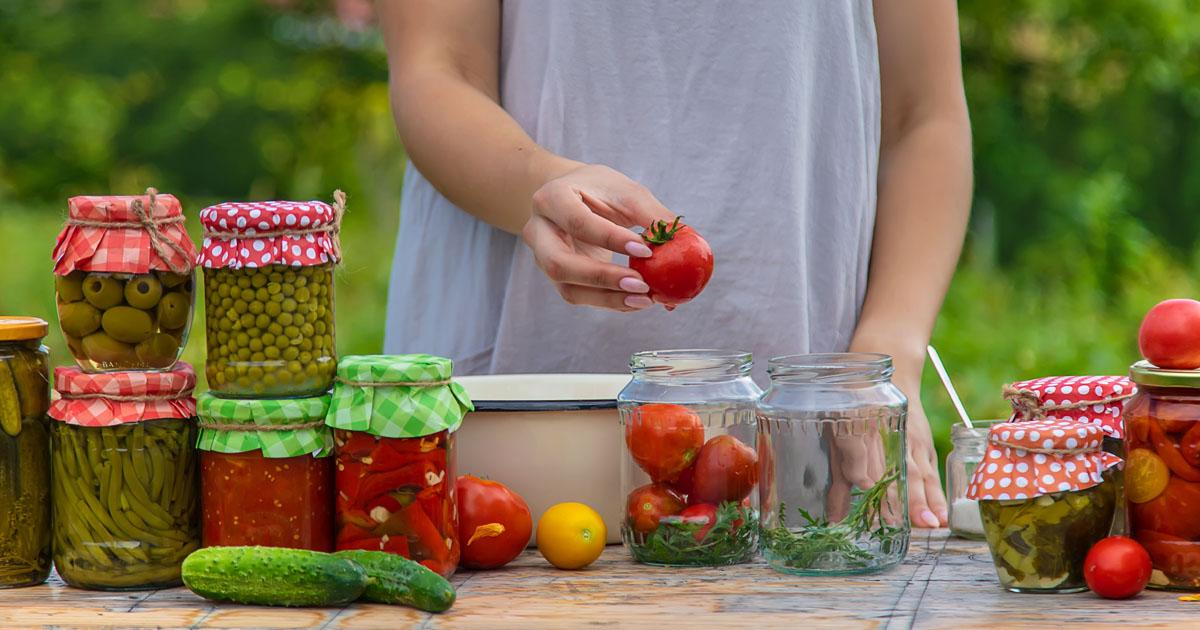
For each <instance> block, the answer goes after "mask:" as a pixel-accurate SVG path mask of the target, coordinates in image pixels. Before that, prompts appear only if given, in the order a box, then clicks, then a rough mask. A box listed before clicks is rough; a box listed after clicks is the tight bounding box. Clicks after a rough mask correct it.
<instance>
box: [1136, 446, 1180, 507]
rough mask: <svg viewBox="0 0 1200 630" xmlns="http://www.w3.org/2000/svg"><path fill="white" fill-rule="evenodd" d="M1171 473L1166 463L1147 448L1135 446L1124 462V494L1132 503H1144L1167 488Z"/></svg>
mask: <svg viewBox="0 0 1200 630" xmlns="http://www.w3.org/2000/svg"><path fill="white" fill-rule="evenodd" d="M1170 477H1171V473H1170V471H1169V470H1167V464H1166V462H1164V461H1163V460H1162V458H1161V457H1159V456H1158V455H1157V454H1156V453H1155V452H1154V451H1152V450H1150V449H1148V448H1135V449H1133V450H1132V451H1130V453H1129V459H1128V461H1127V462H1126V464H1125V496H1127V497H1129V500H1130V501H1132V502H1134V503H1145V502H1147V501H1149V500H1151V499H1153V498H1155V497H1157V496H1158V495H1160V494H1162V493H1163V490H1166V489H1167V481H1168V480H1169V479H1170Z"/></svg>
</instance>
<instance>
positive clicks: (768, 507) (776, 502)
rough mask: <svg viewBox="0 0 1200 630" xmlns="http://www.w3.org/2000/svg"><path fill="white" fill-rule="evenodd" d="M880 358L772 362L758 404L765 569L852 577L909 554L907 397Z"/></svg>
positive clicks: (798, 358) (861, 355)
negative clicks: (906, 471) (768, 376)
mask: <svg viewBox="0 0 1200 630" xmlns="http://www.w3.org/2000/svg"><path fill="white" fill-rule="evenodd" d="M893 370H894V368H893V367H892V359H891V357H889V356H887V355H882V354H864V353H843V354H807V355H794V356H787V357H778V358H774V359H771V361H770V363H769V365H768V369H767V372H768V374H769V375H770V377H771V387H770V389H768V390H767V392H766V393H765V394H763V397H762V399H761V401H759V404H758V430H759V455H760V457H761V461H762V466H761V470H762V471H763V473H762V476H763V484H762V486H761V489H760V492H761V496H762V505H763V508H762V519H761V524H762V542H761V543H760V547H761V549H762V553H763V556H764V557H765V558H766V560H767V564H769V565H770V566H771V568H773V569H775V570H776V571H780V572H783V573H790V574H793V575H850V574H856V573H872V572H876V571H882V570H885V569H888V568H890V567H893V566H895V565H896V564H899V563H900V561H901V560H903V559H904V554H905V552H906V551H907V550H908V540H909V531H910V530H909V527H910V526H909V520H908V490H907V480H906V478H905V452H906V451H905V419H906V416H907V413H908V400H907V399H906V398H905V397H904V394H903V393H901V391H900V390H899V388H897V387H896V386H895V385H894V384H892V380H891V377H892V372H893Z"/></svg>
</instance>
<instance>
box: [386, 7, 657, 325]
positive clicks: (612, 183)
mask: <svg viewBox="0 0 1200 630" xmlns="http://www.w3.org/2000/svg"><path fill="white" fill-rule="evenodd" d="M378 12H379V23H380V28H381V29H382V30H383V35H384V41H385V42H386V44H387V51H388V69H389V74H390V78H389V83H390V86H391V97H392V111H393V114H394V116H395V118H396V127H397V129H398V130H399V131H400V137H401V139H402V140H403V141H404V146H405V149H406V150H407V151H408V155H409V158H410V159H411V160H412V162H413V164H414V165H416V167H417V169H418V170H420V171H421V174H422V175H423V176H425V178H426V179H428V180H429V181H430V182H431V183H432V184H433V185H434V187H435V188H437V189H438V191H439V192H441V193H442V194H443V195H445V196H446V198H447V199H449V200H450V201H451V202H453V203H454V204H455V205H457V206H458V207H460V208H462V209H463V210H466V211H467V212H470V213H471V214H473V215H475V216H476V217H478V218H480V219H481V220H483V221H485V222H487V223H489V224H491V225H493V226H495V227H497V228H500V229H502V230H505V231H507V232H511V233H514V234H518V233H520V234H522V236H523V237H524V238H525V241H526V242H527V243H528V244H529V246H530V248H531V249H532V250H533V252H534V255H535V257H536V258H537V261H538V264H539V265H541V267H542V269H543V270H544V271H545V272H546V274H547V275H548V276H549V277H550V279H551V281H553V282H554V283H555V285H556V286H557V287H558V289H559V292H560V293H561V294H562V296H563V298H564V299H566V300H567V301H569V302H572V303H576V304H588V305H591V306H599V307H603V308H611V309H615V310H636V309H637V308H645V307H647V306H650V305H651V302H650V299H649V298H647V297H646V296H645V295H639V294H644V293H646V292H647V291H649V287H647V286H646V285H645V283H644V282H643V281H642V279H641V277H640V276H639V275H638V273H637V272H635V271H632V270H630V269H629V268H628V267H623V266H620V265H614V264H612V262H611V254H609V253H608V252H619V253H622V254H629V255H632V256H649V255H650V250H649V249H648V248H647V247H646V246H645V245H644V244H643V243H642V240H641V238H640V237H639V236H638V235H637V234H635V233H634V232H632V231H631V230H629V229H628V228H629V227H631V226H635V225H641V226H645V225H649V223H650V222H651V221H652V220H653V219H659V218H668V217H670V216H671V213H670V212H668V211H667V210H666V208H663V207H662V204H660V203H658V201H657V200H656V199H654V197H653V195H651V194H650V192H649V191H647V190H646V189H645V188H643V187H641V186H639V185H638V184H636V183H635V182H633V181H632V180H630V179H629V178H627V177H625V176H624V175H622V174H620V173H618V172H616V171H614V170H612V169H608V168H605V167H602V166H593V165H585V164H583V163H580V162H576V161H574V160H570V159H567V158H565V157H563V156H559V155H555V154H554V153H551V152H550V151H547V150H545V149H544V148H542V147H540V146H538V145H537V143H535V142H534V141H533V139H531V138H530V137H529V135H528V134H526V133H525V130H524V129H522V128H521V126H520V125H519V124H517V121H515V120H513V118H512V117H511V116H509V115H508V113H507V112H505V111H504V109H503V108H502V107H501V106H500V104H499V63H500V62H499V58H500V0H380V2H379V3H378Z"/></svg>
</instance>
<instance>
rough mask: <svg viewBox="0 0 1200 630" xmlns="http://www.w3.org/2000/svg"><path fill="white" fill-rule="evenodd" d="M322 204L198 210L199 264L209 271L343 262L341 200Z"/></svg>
mask: <svg viewBox="0 0 1200 630" xmlns="http://www.w3.org/2000/svg"><path fill="white" fill-rule="evenodd" d="M335 198H336V199H338V201H337V202H335V205H330V204H327V203H325V202H323V201H251V202H227V203H220V204H217V205H215V206H209V207H207V208H205V209H203V210H201V211H200V225H202V226H203V227H204V245H203V247H202V248H201V250H200V255H199V257H198V258H197V264H198V265H200V266H202V267H205V268H209V269H214V268H215V269H223V268H231V269H241V268H253V267H264V266H266V265H290V266H293V267H301V266H310V265H323V264H327V263H330V262H333V263H336V262H338V261H340V260H341V250H340V247H339V244H338V231H339V230H340V229H341V214H342V210H343V209H344V205H343V204H344V196H342V195H341V194H340V191H339V192H338V193H335Z"/></svg>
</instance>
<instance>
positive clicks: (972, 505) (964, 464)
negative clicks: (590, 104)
mask: <svg viewBox="0 0 1200 630" xmlns="http://www.w3.org/2000/svg"><path fill="white" fill-rule="evenodd" d="M971 422H972V425H973V427H968V426H967V425H965V424H962V423H956V424H954V425H951V427H950V443H951V445H952V447H951V450H950V454H949V455H947V456H946V503H947V504H948V505H949V507H948V508H947V510H948V514H949V519H948V520H949V521H950V533H951V534H953V535H955V536H958V537H959V538H966V539H968V540H985V539H986V537H985V536H984V534H983V521H982V520H980V516H979V502H978V501H975V500H974V499H968V498H967V484H968V483H970V481H971V476H972V475H974V474H975V467H976V466H978V465H979V462H980V460H982V459H983V452H984V451H985V450H986V446H987V435H988V429H990V428H991V426H992V425H993V424H996V423H999V422H1004V420H972V421H971Z"/></svg>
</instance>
